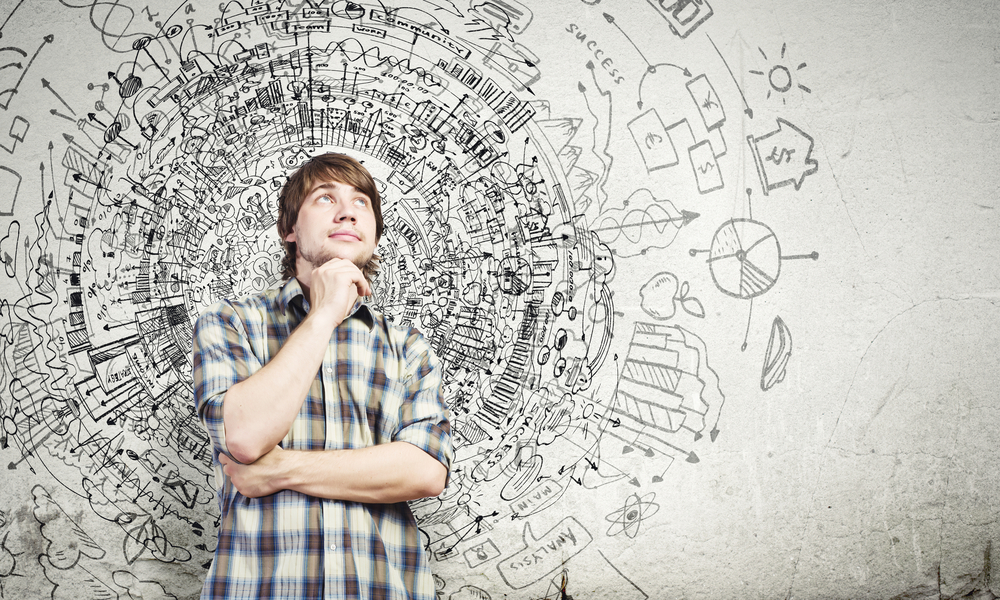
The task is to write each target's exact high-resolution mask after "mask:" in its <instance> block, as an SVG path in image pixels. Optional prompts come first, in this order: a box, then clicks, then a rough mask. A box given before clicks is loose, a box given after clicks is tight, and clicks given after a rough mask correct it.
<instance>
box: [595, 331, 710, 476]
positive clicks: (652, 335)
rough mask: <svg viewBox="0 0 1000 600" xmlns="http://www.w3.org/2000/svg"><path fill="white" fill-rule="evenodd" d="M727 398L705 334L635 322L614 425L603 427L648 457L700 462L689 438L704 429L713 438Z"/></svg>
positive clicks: (694, 439) (697, 437)
mask: <svg viewBox="0 0 1000 600" xmlns="http://www.w3.org/2000/svg"><path fill="white" fill-rule="evenodd" d="M725 400H726V399H725V396H724V395H723V394H722V391H721V390H720V389H719V379H718V375H717V374H716V373H715V371H714V370H713V369H712V368H711V366H709V364H708V355H707V349H706V347H705V343H704V342H703V341H702V340H701V338H699V337H698V336H697V335H695V334H693V333H691V332H690V331H688V330H686V329H684V328H682V327H678V326H676V325H674V326H666V325H656V324H652V323H636V324H635V329H634V331H633V333H632V341H631V342H630V343H629V352H628V356H626V358H625V364H624V366H623V369H622V373H621V378H620V379H619V381H618V388H617V393H616V402H615V403H614V405H613V415H614V417H615V418H616V420H617V422H616V426H615V428H614V429H612V430H610V431H606V432H605V433H608V434H610V435H612V436H613V437H617V438H618V439H619V440H621V441H623V442H624V443H625V450H624V452H631V451H632V449H633V447H639V448H641V449H642V450H643V452H644V453H645V454H646V456H647V457H653V456H654V454H656V453H659V454H662V455H664V456H666V457H670V458H671V460H672V458H673V457H683V458H684V459H685V460H686V461H687V462H691V463H696V462H698V460H699V459H698V455H697V454H696V453H695V452H694V451H693V450H691V449H690V444H691V443H692V442H697V441H698V440H700V439H701V438H702V436H703V435H704V434H705V433H706V432H707V433H709V434H710V436H711V440H712V441H715V439H716V437H717V436H718V433H719V429H718V422H719V416H720V414H721V411H722V406H723V404H724V403H725ZM629 435H632V436H633V437H631V438H629V437H626V436H629ZM639 440H642V443H641V444H640V442H639ZM668 466H669V465H668ZM658 477H660V478H661V479H662V474H661V475H658Z"/></svg>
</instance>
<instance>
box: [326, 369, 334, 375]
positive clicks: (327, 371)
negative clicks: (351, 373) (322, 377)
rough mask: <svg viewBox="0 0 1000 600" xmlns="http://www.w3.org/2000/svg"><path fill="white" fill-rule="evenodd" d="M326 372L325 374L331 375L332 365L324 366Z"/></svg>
mask: <svg viewBox="0 0 1000 600" xmlns="http://www.w3.org/2000/svg"><path fill="white" fill-rule="evenodd" d="M326 374H327V375H333V367H327V368H326Z"/></svg>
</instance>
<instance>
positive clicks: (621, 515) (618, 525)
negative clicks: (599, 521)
mask: <svg viewBox="0 0 1000 600" xmlns="http://www.w3.org/2000/svg"><path fill="white" fill-rule="evenodd" d="M655 498H656V492H649V493H648V494H645V495H644V496H642V497H641V498H640V497H639V494H632V495H631V496H629V497H628V498H627V499H626V500H625V505H624V506H622V507H621V508H620V509H618V510H616V511H614V512H612V513H611V514H609V515H608V516H606V517H604V519H605V520H606V521H608V522H610V523H611V527H609V528H608V535H609V536H615V535H618V534H620V533H624V534H625V536H626V537H629V538H634V537H635V536H637V535H639V528H640V526H641V525H642V521H643V519H648V518H650V517H652V516H653V515H655V514H656V512H657V511H658V510H660V505H659V504H657V503H656V502H653V500H654V499H655Z"/></svg>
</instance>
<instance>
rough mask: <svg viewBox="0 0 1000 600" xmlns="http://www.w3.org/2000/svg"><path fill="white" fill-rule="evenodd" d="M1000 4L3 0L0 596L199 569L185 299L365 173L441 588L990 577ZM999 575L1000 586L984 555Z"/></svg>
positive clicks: (241, 271)
mask: <svg viewBox="0 0 1000 600" xmlns="http://www.w3.org/2000/svg"><path fill="white" fill-rule="evenodd" d="M998 27H1000V10H998V5H997V3H996V2H963V3H952V4H942V3H938V2H929V1H920V2H907V3H901V2H895V3H888V4H885V3H873V2H860V1H851V2H830V3H816V2H809V3H802V2H792V1H790V0H782V1H771V2H754V3H749V2H742V3H741V2H735V3H722V2H718V1H717V0H711V2H709V1H707V0H687V1H685V0H682V1H679V2H676V3H673V4H672V3H671V2H658V0H648V1H643V0H628V1H625V0H593V1H586V0H556V1H551V2H550V1H547V2H544V3H542V2H530V3H528V2H527V1H526V0H492V1H491V2H479V1H478V0H473V1H472V2H471V3H470V2H469V1H468V0H466V1H462V0H410V1H409V2H406V3H404V4H398V5H389V4H388V3H381V2H373V3H362V4H361V5H356V4H353V3H346V2H343V1H337V2H329V1H326V0H266V1H265V0H244V1H243V2H236V1H232V2H228V3H221V4H219V3H213V2H204V1H192V2H178V1H176V0H149V1H148V2H147V1H146V0H114V1H111V0H59V1H58V2H57V1H54V0H3V1H2V3H0V33H2V37H0V259H2V262H3V275H2V276H0V294H2V295H0V298H2V300H0V414H2V419H3V430H2V433H0V436H2V437H0V462H2V464H3V465H5V467H6V468H5V470H4V476H3V485H2V486H0V597H3V598H12V599H14V598H17V599H20V598H73V599H74V600H88V599H91V598H93V599H105V598H122V599H125V598H132V599H139V598H142V599H144V600H149V599H153V598H190V597H194V596H196V595H197V593H198V590H199V588H200V582H201V579H202V578H203V576H204V573H205V569H206V567H207V564H208V563H209V561H210V560H211V556H212V550H213V549H214V546H215V526H216V518H217V516H218V509H217V505H216V503H215V499H214V496H213V489H214V482H213V481H212V477H211V474H210V468H209V464H208V461H210V456H211V455H210V451H209V448H208V447H207V446H206V444H207V443H208V440H207V437H206V436H205V434H204V432H203V431H202V430H201V428H200V425H199V424H198V422H197V419H195V418H194V415H193V412H192V400H191V364H190V363H191V359H190V346H191V342H190V335H191V326H192V323H193V320H194V318H195V317H196V315H197V314H198V312H199V311H200V310H201V309H202V308H204V307H205V306H207V305H208V304H209V303H211V302H213V301H214V300H216V299H218V298H220V297H225V296H232V295H240V294H246V293H250V292H253V291H256V290H260V289H263V288H264V287H267V286H269V285H273V284H275V282H276V277H275V275H274V270H275V256H276V255H277V254H278V252H279V250H280V249H279V246H278V243H277V235H276V232H275V228H274V218H273V215H274V212H275V196H276V190H277V189H278V187H280V185H281V183H282V177H283V176H284V174H285V173H286V172H287V171H288V170H289V169H290V168H294V167H295V166H296V165H298V164H300V163H301V162H302V160H303V159H304V157H306V156H308V155H310V154H312V153H315V152H318V151H320V150H340V151H344V152H347V153H349V154H352V155H353V156H356V157H358V158H360V159H362V160H364V161H365V162H366V164H367V165H369V167H370V168H371V170H372V171H373V173H374V174H375V175H376V177H377V179H378V180H379V183H380V185H382V186H383V190H384V195H385V197H386V205H385V206H386V208H385V211H386V212H385V215H386V225H387V229H386V235H385V237H384V238H383V244H382V246H381V252H382V254H383V256H384V258H385V259H386V260H385V269H384V272H383V274H382V276H381V278H380V280H379V284H378V286H377V289H376V298H377V302H378V304H379V305H380V306H381V307H382V309H383V310H384V311H385V312H386V313H387V314H389V315H391V316H392V317H393V318H394V319H395V320H396V321H397V322H403V323H411V324H414V325H416V326H417V327H419V328H420V329H421V330H422V331H423V332H424V333H425V334H426V335H428V337H429V338H430V339H431V340H432V342H433V344H434V345H435V348H436V349H437V351H438V353H439V355H440V356H441V357H442V359H443V361H444V363H445V365H446V378H445V379H446V384H445V391H446V396H447V400H448V403H449V405H450V407H451V409H452V411H453V417H454V419H453V421H454V428H455V430H456V432H457V439H456V443H457V446H458V460H457V462H456V464H455V469H454V472H453V475H452V480H451V484H450V486H449V488H448V489H447V490H446V492H445V493H444V494H443V495H442V496H441V497H440V498H437V499H433V500H425V501H421V502H418V503H415V504H414V509H415V512H416V513H417V515H418V518H419V519H420V522H421V526H422V528H423V530H424V531H425V533H426V534H427V544H428V547H429V549H430V551H431V552H432V553H433V556H434V559H435V560H434V563H433V567H434V570H435V573H436V574H437V575H438V577H439V580H438V585H439V592H440V597H441V598H443V599H454V600H458V599H461V598H479V599H484V598H493V599H500V598H541V597H547V598H555V597H559V594H560V588H561V587H565V591H566V592H568V593H569V594H570V595H572V596H573V597H576V598H674V597H676V598H735V597H741V598H890V597H893V596H897V595H900V594H909V595H910V596H911V597H912V596H926V597H939V596H943V597H959V596H963V595H966V594H978V597H982V598H989V597H992V595H991V594H992V591H991V590H996V591H997V592H1000V589H998V586H1000V583H996V582H998V581H1000V574H994V573H993V572H992V571H993V570H995V567H993V566H992V565H993V564H994V563H995V562H1000V561H992V560H991V549H992V547H993V543H994V541H996V540H1000V535H998V534H1000V531H998V526H997V507H998V492H997V483H998V482H997V478H998V475H997V474H998V472H1000V469H998V467H1000V464H998V463H1000V458H998V454H997V451H996V448H997V445H998V441H1000V440H998V435H1000V433H998V432H1000V427H998V424H1000V423H998V420H1000V416H998V415H1000V412H998V409H997V404H996V402H997V391H998V388H1000V386H998V378H1000V376H998V373H1000V364H998V362H1000V358H998V357H1000V352H998V351H997V349H996V348H997V345H998V342H1000V306H998V302H997V300H998V298H1000V295H998V290H1000V282H998V276H1000V267H998V262H1000V261H998V259H1000V239H998V236H997V225H998V217H997V210H996V209H997V206H996V204H997V196H998V175H997V153H998V147H997V144H998V137H997V131H998V128H997V123H998V120H1000V113H998V109H997V106H998V104H997V98H998V97H1000V85H998V82H1000V77H998V62H1000V49H998V45H997V44H998V42H997V40H998V39H1000V36H998ZM991 586H992V587H991Z"/></svg>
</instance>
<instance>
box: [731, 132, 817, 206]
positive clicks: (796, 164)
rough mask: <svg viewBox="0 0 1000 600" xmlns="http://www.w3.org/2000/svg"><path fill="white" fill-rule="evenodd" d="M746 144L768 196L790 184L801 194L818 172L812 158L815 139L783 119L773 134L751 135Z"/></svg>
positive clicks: (765, 193)
mask: <svg viewBox="0 0 1000 600" xmlns="http://www.w3.org/2000/svg"><path fill="white" fill-rule="evenodd" d="M747 143H748V144H750V150H751V152H752V153H753V159H754V164H755V165H756V166H757V176H758V177H759V178H760V184H761V187H762V188H763V190H764V195H765V196H766V195H767V194H768V193H769V192H771V191H774V190H776V189H778V188H780V187H784V186H786V185H789V184H791V185H792V186H793V187H794V188H795V189H796V190H798V189H799V188H801V187H802V184H803V182H805V180H806V177H807V176H809V175H812V174H813V173H815V172H816V171H817V170H818V169H819V163H818V162H817V161H816V160H815V159H814V158H812V149H813V139H812V137H810V136H809V135H806V134H805V133H803V132H802V130H801V129H799V128H798V127H796V126H795V125H792V124H791V123H789V122H788V121H786V120H784V119H781V118H779V119H778V128H777V129H775V130H774V131H772V132H770V133H766V134H764V135H762V136H760V137H754V136H753V135H748V136H747ZM779 148H780V150H779ZM768 150H770V152H768ZM765 152H767V154H766V155H765V154H764V153H765Z"/></svg>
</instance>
